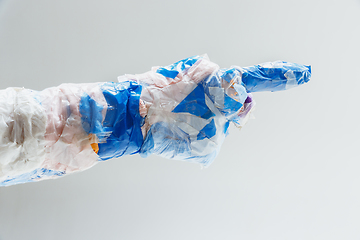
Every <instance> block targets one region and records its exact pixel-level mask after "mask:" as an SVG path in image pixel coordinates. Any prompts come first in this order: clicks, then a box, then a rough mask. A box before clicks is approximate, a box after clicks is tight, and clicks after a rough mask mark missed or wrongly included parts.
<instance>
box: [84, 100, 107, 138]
mask: <svg viewBox="0 0 360 240" xmlns="http://www.w3.org/2000/svg"><path fill="white" fill-rule="evenodd" d="M79 108H80V114H81V124H82V127H83V128H84V130H85V131H86V132H87V133H92V134H96V135H97V136H98V138H99V140H100V141H102V140H103V139H102V138H103V134H102V133H104V129H103V126H102V120H103V116H102V110H103V106H101V105H100V104H98V103H97V102H96V101H95V100H94V99H92V98H91V97H90V96H89V95H88V94H86V93H85V94H84V95H83V96H82V97H81V99H80V104H79Z"/></svg>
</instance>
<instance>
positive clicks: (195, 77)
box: [0, 55, 311, 186]
mask: <svg viewBox="0 0 360 240" xmlns="http://www.w3.org/2000/svg"><path fill="white" fill-rule="evenodd" d="M310 76H311V69H310V67H309V66H304V65H299V64H293V63H288V62H283V61H277V62H273V63H264V64H259V65H255V66H251V67H238V66H233V67H231V68H227V69H220V68H219V66H218V65H217V64H215V63H213V62H211V61H210V60H209V59H208V57H207V56H206V55H204V56H193V57H190V58H186V59H183V60H180V61H178V62H176V63H174V64H171V65H169V66H164V67H153V68H152V69H151V70H150V71H149V72H146V73H143V74H137V75H124V76H120V77H119V78H118V82H116V83H114V82H105V83H89V84H62V85H60V86H58V87H53V88H48V89H45V90H43V91H32V90H27V89H23V88H8V89H5V90H0V134H1V138H0V154H1V156H2V157H0V186H9V185H13V184H18V183H24V182H34V181H39V180H43V179H50V178H57V177H60V176H64V175H66V174H70V173H73V172H77V171H83V170H86V169H88V168H90V167H92V166H94V165H95V164H97V163H98V162H100V161H106V160H109V159H113V158H118V157H121V156H125V155H131V154H136V153H140V155H141V156H143V157H147V156H149V155H150V154H156V155H158V156H161V157H165V158H168V159H176V160H183V161H189V162H195V163H200V164H201V165H203V166H205V167H206V166H208V165H209V164H210V163H211V162H212V161H213V160H214V158H215V157H216V156H217V154H218V152H219V151H220V147H221V145H222V143H223V141H224V139H225V137H226V136H227V135H228V127H229V125H230V123H234V124H235V125H236V126H238V127H242V126H244V124H245V123H246V121H247V120H248V119H249V116H250V114H251V112H252V111H253V109H254V105H255V102H254V99H253V96H252V95H251V92H259V91H279V90H286V89H289V88H292V87H294V86H297V85H301V84H303V83H306V82H308V81H309V79H310Z"/></svg>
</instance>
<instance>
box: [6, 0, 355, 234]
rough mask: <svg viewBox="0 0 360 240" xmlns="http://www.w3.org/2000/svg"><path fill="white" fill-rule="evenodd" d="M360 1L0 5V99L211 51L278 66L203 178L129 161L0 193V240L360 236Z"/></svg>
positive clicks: (187, 166)
mask: <svg viewBox="0 0 360 240" xmlns="http://www.w3.org/2000/svg"><path fill="white" fill-rule="evenodd" d="M359 25H360V1H359V0H343V1H335V0H332V1H329V0H328V1H325V0H319V1H316V0H305V1H292V0H291V1H287V0H275V1H266V0H259V1H250V0H240V1H234V0H233V1H230V0H222V1H216V0H209V1H200V0H182V1H171V0H167V1H166V0H158V1H146V0H132V1H115V0H113V1H111V0H104V1H93V0H71V1H70V0H63V1H49V0H33V1H29V0H0V89H4V88H7V87H25V88H31V89H35V90H42V89H44V88H47V87H51V86H57V85H59V84H61V83H65V82H73V83H85V82H98V81H116V78H117V76H119V75H122V74H125V73H142V72H145V71H148V70H150V68H151V67H152V66H156V65H168V64H171V63H173V62H175V61H177V60H180V59H182V58H185V57H189V56H192V55H196V54H203V53H207V54H208V55H209V57H210V59H211V60H212V61H214V62H216V63H218V64H219V65H220V66H221V67H230V66H231V65H239V66H249V65H254V64H258V63H262V62H266V61H275V60H285V61H290V62H296V63H301V64H309V65H312V72H313V76H312V79H311V81H310V82H309V83H308V84H306V85H303V86H301V87H298V88H296V89H291V90H289V91H284V92H277V93H257V94H255V100H256V102H257V108H256V111H255V117H256V119H254V120H250V122H249V123H248V124H247V125H246V126H245V127H244V128H243V129H242V130H241V131H239V130H237V129H235V128H234V127H233V128H232V129H231V132H230V135H229V136H228V138H227V139H226V141H225V143H224V145H223V147H222V149H221V152H220V154H219V156H218V157H217V159H216V160H215V161H214V163H213V164H212V165H211V166H210V167H209V168H207V169H201V168H200V166H198V165H196V164H191V163H186V162H180V161H174V160H166V159H162V158H160V157H157V156H152V157H149V158H146V159H143V158H141V157H139V156H127V157H122V158H120V159H114V160H111V161H108V162H104V163H101V164H98V165H96V166H95V167H93V168H91V169H89V170H87V171H84V172H81V173H77V174H73V175H69V176H65V177H64V178H60V179H57V180H47V181H42V182H38V183H27V184H22V185H16V186H11V187H5V188H4V187H3V188H0V239H1V240H28V239H29V240H33V239H34V240H60V239H68V240H82V239H86V240H95V239H96V240H98V239H110V240H112V239H125V240H133V239H156V240H169V239H171V240H183V239H187V240H192V239H196V240H202V239H206V240H218V239H226V240H227V239H229V240H232V239H234V240H235V239H236V240H237V239H245V240H262V239H266V240H269V239H270V240H273V239H274V240H275V239H276V240H287V239H296V240H297V239H306V240H312V239H314V240H322V239H324V240H325V239H326V240H332V239H346V240H352V239H360V204H359V202H360V157H359V150H358V149H359V142H360V140H359V135H360V128H359V121H360V117H359V113H358V112H359V103H360V94H359V87H360V78H359V74H358V73H359V71H360V60H359V55H360V33H359V31H360V27H359Z"/></svg>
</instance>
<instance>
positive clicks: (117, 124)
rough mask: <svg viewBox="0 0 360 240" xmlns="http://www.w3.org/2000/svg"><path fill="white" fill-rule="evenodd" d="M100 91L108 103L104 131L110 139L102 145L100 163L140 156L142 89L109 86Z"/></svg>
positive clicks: (124, 84)
mask: <svg viewBox="0 0 360 240" xmlns="http://www.w3.org/2000/svg"><path fill="white" fill-rule="evenodd" d="M101 89H102V91H103V94H104V97H105V99H106V101H107V103H108V108H107V112H106V117H105V120H104V122H103V128H104V131H105V132H111V135H110V136H109V137H108V138H107V139H106V142H104V143H100V144H99V152H98V155H99V157H100V160H108V159H111V158H117V157H121V156H123V155H128V154H135V153H138V152H139V150H140V147H141V145H142V143H143V135H142V132H141V124H142V122H143V118H142V117H141V116H140V113H139V100H140V94H141V85H139V84H137V83H136V82H133V81H126V82H121V83H113V82H109V83H105V84H103V85H102V86H101Z"/></svg>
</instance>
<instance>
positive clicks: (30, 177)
mask: <svg viewBox="0 0 360 240" xmlns="http://www.w3.org/2000/svg"><path fill="white" fill-rule="evenodd" d="M64 174H65V172H60V171H53V170H49V169H45V168H38V169H35V170H34V171H32V172H28V173H24V174H21V175H18V176H16V177H13V178H9V179H6V180H5V181H2V182H1V183H0V186H10V185H15V184H19V183H26V182H34V181H35V180H36V179H39V178H42V177H45V176H46V177H51V176H62V175H64Z"/></svg>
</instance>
